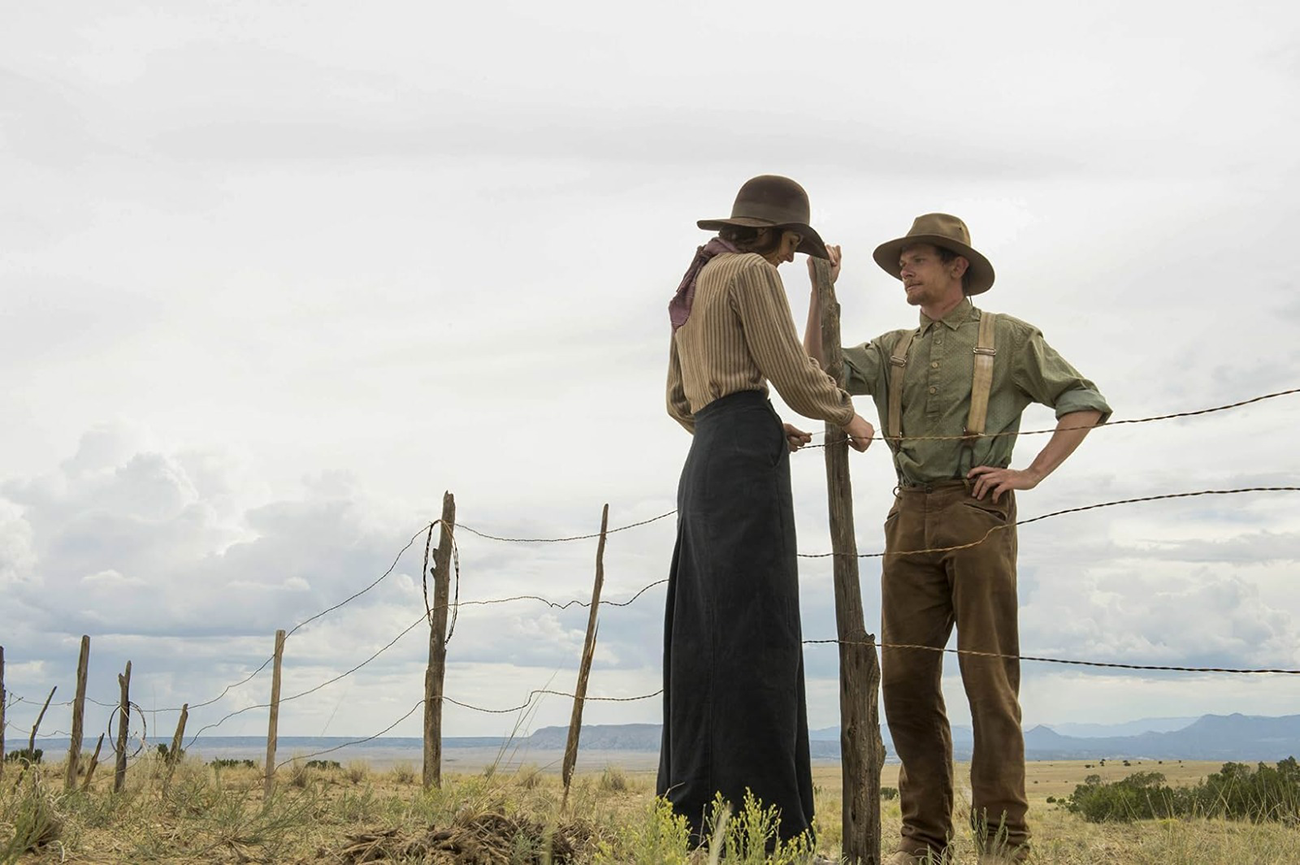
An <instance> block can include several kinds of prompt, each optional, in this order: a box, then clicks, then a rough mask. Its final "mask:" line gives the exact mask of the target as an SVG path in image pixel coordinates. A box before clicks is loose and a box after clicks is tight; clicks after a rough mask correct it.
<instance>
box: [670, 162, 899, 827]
mask: <svg viewBox="0 0 1300 865" xmlns="http://www.w3.org/2000/svg"><path fill="white" fill-rule="evenodd" d="M808 215H809V207H808V195H807V193H805V192H804V190H803V188H802V187H801V186H799V184H797V183H795V182H794V181H793V180H790V179H789V178H785V177H777V176H773V175H763V176H760V177H755V178H753V179H752V180H750V181H748V182H746V183H745V185H744V186H742V187H741V188H740V192H739V194H738V195H737V196H736V201H735V205H734V206H733V208H732V212H731V217H730V218H729V219H714V220H702V221H700V222H699V223H698V225H699V227H700V228H704V229H710V230H713V229H716V230H719V236H718V237H717V238H715V239H713V240H711V241H710V242H709V243H708V244H706V245H705V246H702V247H700V249H699V251H698V252H697V254H696V257H695V260H694V261H693V262H692V263H691V267H690V268H689V269H688V270H687V272H686V277H685V278H684V279H683V280H682V284H681V287H679V288H678V290H677V294H676V296H675V297H674V298H673V300H672V303H671V304H669V313H670V317H671V319H672V325H673V339H672V348H671V350H670V354H669V371H668V413H669V414H670V415H672V417H673V418H674V419H675V420H677V421H678V423H680V424H681V425H682V426H684V427H685V428H686V429H687V431H688V432H691V433H693V434H694V440H693V441H692V443H691V450H690V455H689V456H688V457H687V459H686V465H685V467H684V468H683V470H682V477H681V483H680V485H679V487H678V492H677V508H678V512H677V514H678V515H677V547H676V549H675V550H674V552H673V562H672V569H671V572H670V574H669V580H668V602H667V610H666V613H665V624H664V729H663V745H662V748H661V751H660V762H659V780H658V790H657V791H658V794H659V795H660V796H664V797H666V798H667V799H668V800H669V801H670V802H671V803H672V805H673V809H674V810H675V811H676V812H677V813H679V814H681V815H682V816H684V817H685V818H686V819H687V820H688V821H689V823H690V825H691V830H692V833H693V835H694V836H696V838H697V840H699V838H700V836H702V835H703V834H704V833H705V832H706V826H705V821H706V820H707V818H708V817H709V816H710V807H711V804H712V802H713V798H714V795H715V794H716V793H721V794H722V796H723V798H725V799H727V800H728V801H730V802H731V803H733V805H735V806H737V807H739V806H740V805H741V803H742V801H743V799H744V795H745V791H746V790H747V789H748V790H751V791H752V792H753V794H754V796H755V797H756V798H758V799H759V800H760V801H761V802H762V804H763V805H764V807H770V806H773V805H775V806H776V807H777V808H778V809H779V810H780V818H781V824H780V830H779V834H780V837H781V838H793V837H795V836H797V835H799V834H800V833H802V832H804V831H805V830H808V829H810V828H811V826H812V817H813V794H812V771H811V767H810V765H809V759H808V720H807V711H806V708H805V704H804V675H803V646H802V635H801V631H800V627H799V583H798V570H797V561H796V558H795V556H796V547H795V532H794V509H793V504H792V501H791V496H790V451H791V450H796V449H798V448H799V447H801V446H802V445H803V444H805V443H806V442H807V441H808V440H809V438H810V437H809V435H808V434H807V433H805V432H802V431H800V430H798V429H796V428H795V427H793V426H791V425H789V424H784V425H783V424H782V422H781V420H780V418H778V417H777V415H776V412H775V411H774V410H773V409H772V404H771V403H770V402H769V401H768V399H767V382H769V381H770V382H771V383H772V384H773V385H774V386H775V387H776V389H777V392H778V393H780V394H781V397H782V399H784V400H785V402H786V404H787V405H789V406H790V407H791V408H792V409H794V410H795V411H797V412H799V413H800V414H802V415H805V416H807V417H811V418H818V419H821V420H826V421H830V422H832V423H835V424H838V425H840V426H842V427H843V428H844V430H845V432H846V433H847V434H848V435H849V439H850V443H851V444H852V446H853V447H854V449H856V450H859V451H864V450H866V449H867V446H868V445H869V444H870V443H871V437H872V435H873V434H874V432H875V430H874V429H873V428H872V426H871V424H869V423H868V422H867V421H865V420H863V419H862V418H861V417H859V416H858V415H857V414H856V413H855V412H854V410H853V404H852V402H851V401H850V399H849V396H848V394H846V393H845V392H844V391H843V390H841V389H840V388H839V387H837V386H836V384H835V382H834V381H833V380H832V379H831V378H830V376H828V375H826V374H825V373H824V372H822V371H821V369H820V367H818V366H817V364H816V363H815V362H814V361H812V360H811V359H810V358H809V357H808V356H807V354H805V353H804V350H803V347H802V345H801V344H800V341H799V339H798V337H797V335H796V333H795V328H794V321H793V319H792V318H791V316H790V307H789V304H788V302H787V300H786V297H785V289H784V288H783V286H782V284H781V278H780V276H778V275H777V271H776V268H777V265H779V264H781V263H782V262H785V261H793V260H794V254H795V252H804V253H807V254H808V255H812V256H816V257H818V258H825V259H831V255H830V254H829V253H828V251H827V249H826V246H825V244H823V243H822V240H821V238H820V237H819V236H818V235H817V232H815V231H814V230H813V229H812V228H811V227H809V225H808ZM836 258H838V256H836Z"/></svg>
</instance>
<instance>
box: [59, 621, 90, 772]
mask: <svg viewBox="0 0 1300 865" xmlns="http://www.w3.org/2000/svg"><path fill="white" fill-rule="evenodd" d="M89 666H90V637H89V636H88V635H86V634H82V635H81V653H80V654H79V655H78V656H77V696H76V697H74V698H73V700H72V735H71V737H70V738H69V739H68V774H67V775H66V777H64V779H63V789H64V790H75V789H77V765H78V764H79V763H80V762H81V738H82V734H83V731H84V728H85V723H86V672H87V669H88V668H89Z"/></svg>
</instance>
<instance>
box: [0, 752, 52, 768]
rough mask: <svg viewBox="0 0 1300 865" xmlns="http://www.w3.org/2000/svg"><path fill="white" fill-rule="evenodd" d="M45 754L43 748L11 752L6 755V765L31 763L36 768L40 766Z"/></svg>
mask: <svg viewBox="0 0 1300 865" xmlns="http://www.w3.org/2000/svg"><path fill="white" fill-rule="evenodd" d="M44 754H45V751H44V750H43V749H41V748H36V749H34V750H33V749H28V748H22V749H21V750H18V751H10V752H9V753H8V754H5V762H6V763H20V762H21V763H31V764H32V765H33V766H36V765H39V764H40V762H41V757H42V756H44Z"/></svg>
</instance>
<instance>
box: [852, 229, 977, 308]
mask: <svg viewBox="0 0 1300 865" xmlns="http://www.w3.org/2000/svg"><path fill="white" fill-rule="evenodd" d="M918 243H929V244H932V245H934V246H938V247H942V248H943V249H947V250H949V251H951V252H955V253H957V254H958V255H960V256H962V257H963V258H965V259H966V261H967V263H968V265H969V266H968V269H967V271H966V274H965V276H964V277H963V280H962V283H963V288H964V289H965V291H966V293H967V294H980V293H982V292H985V291H988V290H989V289H990V288H992V287H993V280H994V279H995V278H996V275H995V274H994V272H993V265H992V264H991V263H990V262H989V260H988V259H987V258H985V257H984V255H983V254H982V253H981V252H980V251H979V250H977V249H975V247H973V246H971V242H970V229H968V228H967V227H966V223H964V222H962V221H961V220H960V219H958V218H957V217H955V216H953V215H952V214H950V213H926V214H924V215H922V216H918V217H917V218H916V219H914V220H913V221H912V228H911V229H910V230H909V231H908V232H907V234H905V235H903V236H902V237H899V238H895V239H894V240H887V241H885V242H884V243H882V244H880V246H877V247H876V251H875V252H873V253H871V257H872V258H874V259H875V260H876V264H878V265H880V267H881V269H882V270H884V271H885V273H888V274H889V275H890V276H892V277H894V278H895V279H901V278H902V265H901V264H900V262H899V256H900V255H901V254H902V252H903V250H904V249H907V248H908V247H909V246H915V245H916V244H918Z"/></svg>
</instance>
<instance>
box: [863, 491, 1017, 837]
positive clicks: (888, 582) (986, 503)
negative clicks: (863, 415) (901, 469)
mask: <svg viewBox="0 0 1300 865" xmlns="http://www.w3.org/2000/svg"><path fill="white" fill-rule="evenodd" d="M970 489H971V485H970V483H969V482H967V481H946V482H942V483H936V484H931V485H928V486H924V485H923V486H913V487H902V488H900V489H899V491H898V495H897V498H896V500H895V502H894V507H893V508H892V509H891V510H890V512H889V516H888V517H886V519H885V560H884V569H883V575H882V595H883V597H882V605H881V615H882V619H883V622H882V629H881V631H882V635H881V642H882V644H883V646H884V648H883V649H882V654H881V660H882V664H881V687H882V691H883V693H884V703H885V716H886V718H887V719H888V722H889V732H890V735H891V736H892V737H893V740H894V749H895V751H897V753H898V757H899V759H900V760H901V761H902V764H903V765H902V769H901V771H900V772H899V782H898V783H899V799H900V803H901V806H902V812H903V830H902V839H901V841H900V843H899V849H901V850H906V851H908V852H909V853H912V854H914V855H918V854H919V855H924V853H925V852H926V851H927V850H930V851H933V852H935V853H936V854H940V853H942V852H943V851H944V850H945V849H946V847H947V846H948V841H949V840H950V839H951V838H952V809H953V768H952V734H951V731H950V728H949V726H948V716H947V714H946V713H945V711H944V701H943V694H942V691H941V689H940V679H941V677H942V674H943V657H944V656H943V653H942V652H939V651H932V650H930V649H901V648H890V646H891V645H899V644H905V645H917V646H930V647H933V649H942V648H943V647H944V646H945V645H947V643H948V638H949V636H950V635H951V634H952V629H953V626H954V625H956V627H957V648H958V649H969V650H975V651H979V652H995V653H998V654H1005V655H1018V654H1019V653H1020V638H1019V628H1018V624H1017V616H1018V602H1017V598H1016V529H1015V521H1016V504H1015V498H1014V494H1013V493H1003V495H1002V499H1001V501H1000V502H998V503H994V502H993V501H992V498H991V495H990V494H985V496H984V499H983V501H980V500H978V499H975V498H973V497H972V496H971V494H970ZM990 529H995V530H994V531H993V532H992V533H991V534H988V536H987V538H986V537H985V535H986V533H988V532H989V530H990ZM981 539H983V540H982V542H980V543H977V544H975V545H974V546H971V547H968V548H966V549H959V550H947V551H943V552H931V553H924V554H921V555H901V553H906V552H908V551H913V550H933V549H936V548H942V547H955V546H961V545H964V544H970V543H972V542H976V541H981ZM958 658H959V660H958V663H959V665H960V667H961V677H962V684H963V685H964V686H965V689H966V697H967V699H968V700H969V701H970V711H971V718H972V721H973V725H974V728H975V750H974V754H973V757H972V760H971V806H972V809H971V814H970V818H971V824H972V826H973V827H974V828H975V831H976V840H977V843H980V844H988V845H989V849H992V848H993V845H994V844H995V842H997V841H998V840H1002V841H1003V843H1004V844H1005V846H1006V849H1008V850H1010V849H1013V848H1016V847H1020V846H1022V845H1026V844H1027V842H1028V840H1029V829H1028V827H1027V826H1026V824H1025V813H1026V811H1027V810H1028V803H1027V802H1026V800H1025V743H1024V736H1023V734H1022V733H1021V729H1020V702H1019V690H1020V662H1019V661H1018V660H1016V659H1015V658H1006V659H1003V658H985V657H979V656H977V655H965V654H962V655H959V656H958Z"/></svg>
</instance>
